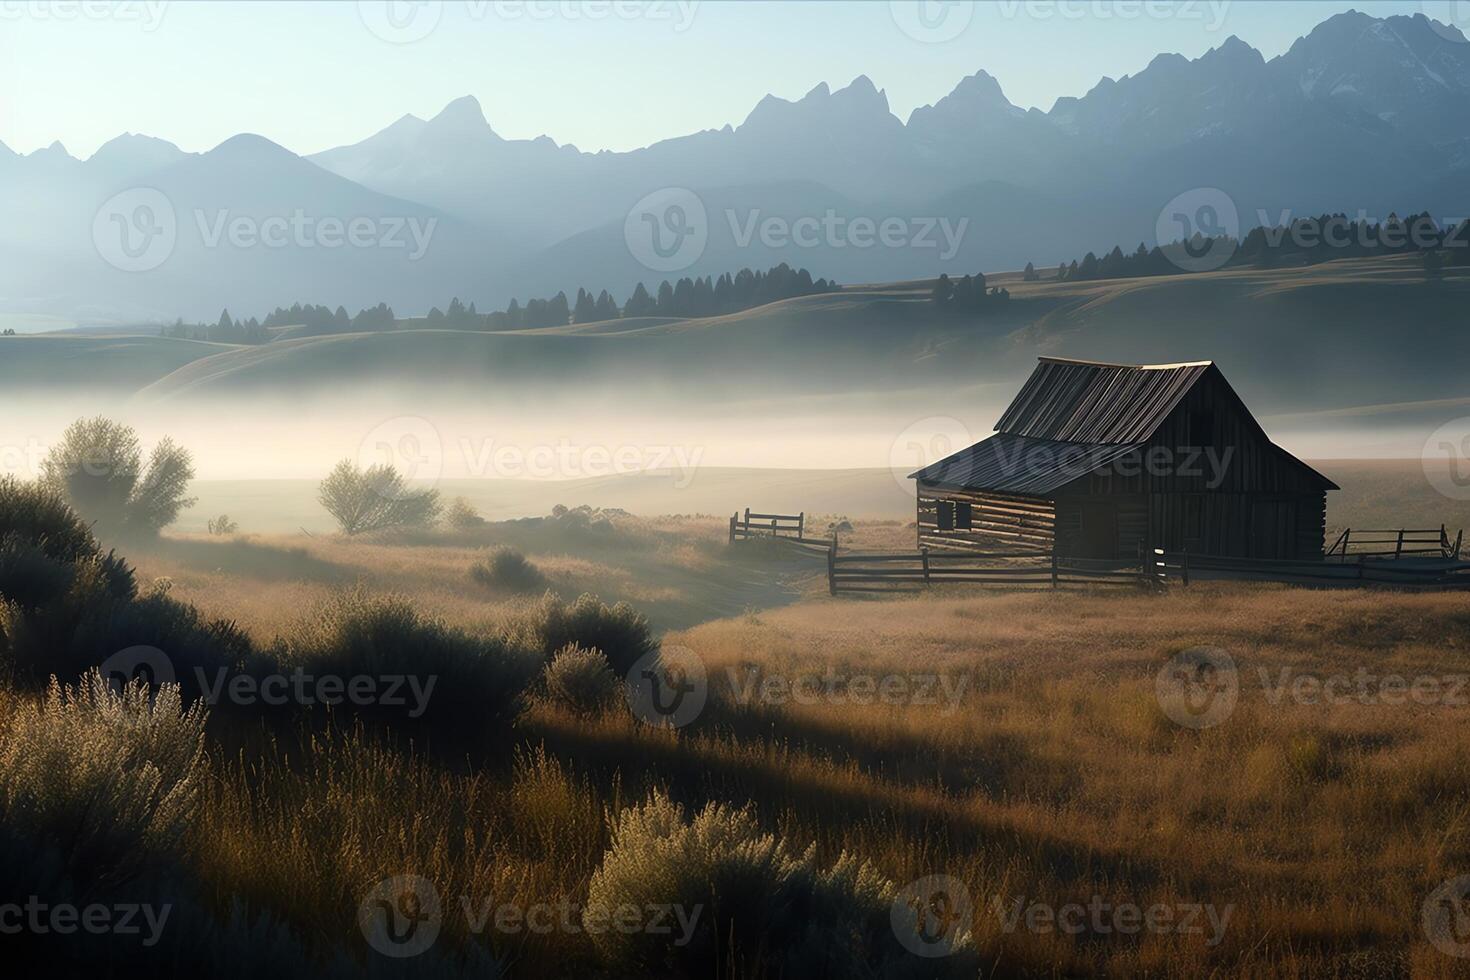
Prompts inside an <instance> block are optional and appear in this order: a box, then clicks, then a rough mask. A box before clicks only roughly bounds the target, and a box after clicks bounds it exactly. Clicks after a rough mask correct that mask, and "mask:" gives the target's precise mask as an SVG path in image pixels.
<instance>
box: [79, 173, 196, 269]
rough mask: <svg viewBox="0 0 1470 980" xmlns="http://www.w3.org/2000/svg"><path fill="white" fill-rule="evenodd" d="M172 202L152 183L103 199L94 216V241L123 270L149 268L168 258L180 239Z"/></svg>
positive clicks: (107, 258)
mask: <svg viewBox="0 0 1470 980" xmlns="http://www.w3.org/2000/svg"><path fill="white" fill-rule="evenodd" d="M178 237H179V222H178V216H177V215H176V214H175V213H174V206H173V202H172V201H170V200H169V199H168V197H167V195H165V194H164V193H163V192H162V191H160V190H156V189H154V188H152V187H134V188H131V189H129V190H125V191H122V192H121V193H118V194H114V195H113V196H112V197H110V198H108V199H107V200H106V201H104V202H103V204H102V206H101V207H100V208H98V209H97V214H96V215H95V216H94V217H93V218H92V244H93V245H94V246H95V247H96V249H97V254H98V255H100V256H101V257H102V260H103V261H104V262H106V263H107V264H108V265H110V266H112V267H113V268H114V269H120V270H121V271H123V272H148V271H150V270H152V269H156V268H158V267H159V266H161V265H163V263H164V262H166V261H168V257H169V256H170V255H172V254H173V253H174V245H175V244H176V243H177V242H178Z"/></svg>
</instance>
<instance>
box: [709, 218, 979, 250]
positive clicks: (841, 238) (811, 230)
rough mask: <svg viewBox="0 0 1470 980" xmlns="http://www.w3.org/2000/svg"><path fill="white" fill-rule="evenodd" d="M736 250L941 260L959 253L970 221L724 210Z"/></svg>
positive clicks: (967, 219)
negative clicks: (876, 253)
mask: <svg viewBox="0 0 1470 980" xmlns="http://www.w3.org/2000/svg"><path fill="white" fill-rule="evenodd" d="M725 220H726V221H727V222H728V223H729V225H730V238H731V239H732V240H733V241H734V242H735V247H736V248H749V247H750V243H751V242H753V241H756V240H759V241H760V243H761V244H762V245H764V246H765V247H766V248H772V249H775V248H788V247H790V248H824V247H825V248H855V249H859V250H862V249H869V248H890V249H899V248H917V249H933V250H935V255H936V257H937V258H938V259H939V260H940V261H941V262H948V261H949V260H950V259H952V258H954V257H955V256H956V255H958V254H959V251H960V246H961V244H962V243H963V242H964V240H965V232H966V231H967V230H969V227H970V219H969V218H960V219H958V220H957V221H952V220H950V219H949V218H945V217H914V218H907V217H898V216H894V215H890V216H888V217H885V218H870V217H864V216H857V217H851V218H849V217H846V216H844V215H840V214H838V213H837V212H836V211H835V210H834V209H832V208H828V209H827V210H826V211H824V212H823V213H822V215H821V217H817V216H816V215H803V216H801V217H797V218H786V217H782V216H779V215H766V216H764V217H762V215H761V210H760V208H754V209H752V210H749V211H746V212H745V213H743V214H742V213H741V212H739V211H737V210H736V209H735V208H726V209H725Z"/></svg>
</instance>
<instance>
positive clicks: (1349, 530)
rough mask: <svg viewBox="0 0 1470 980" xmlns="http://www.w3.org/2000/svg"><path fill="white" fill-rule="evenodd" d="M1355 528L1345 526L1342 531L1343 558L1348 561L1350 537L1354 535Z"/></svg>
mask: <svg viewBox="0 0 1470 980" xmlns="http://www.w3.org/2000/svg"><path fill="white" fill-rule="evenodd" d="M1352 534H1353V529H1352V528H1350V527H1349V528H1344V529H1343V532H1342V560H1343V561H1347V551H1348V539H1349V538H1351V537H1352Z"/></svg>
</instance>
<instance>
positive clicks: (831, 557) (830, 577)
mask: <svg viewBox="0 0 1470 980" xmlns="http://www.w3.org/2000/svg"><path fill="white" fill-rule="evenodd" d="M827 592H828V593H829V594H830V595H836V594H837V532H836V531H833V532H832V547H830V548H828V549H827Z"/></svg>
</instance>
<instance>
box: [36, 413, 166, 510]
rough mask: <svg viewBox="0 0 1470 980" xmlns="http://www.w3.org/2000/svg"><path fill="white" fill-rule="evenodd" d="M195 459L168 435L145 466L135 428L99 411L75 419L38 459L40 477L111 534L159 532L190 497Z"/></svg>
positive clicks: (49, 486) (154, 450) (44, 482)
mask: <svg viewBox="0 0 1470 980" xmlns="http://www.w3.org/2000/svg"><path fill="white" fill-rule="evenodd" d="M193 478H194V465H193V460H192V459H191V457H190V456H189V453H188V452H187V451H186V450H184V449H183V448H181V447H180V446H178V445H176V444H175V443H174V441H173V440H172V439H163V440H162V441H160V442H159V443H158V445H157V446H155V447H154V449H153V452H152V453H151V454H150V456H149V458H148V465H147V467H146V468H145V467H144V466H143V455H142V449H141V447H140V445H139V443H138V434H137V433H136V432H134V431H133V430H132V429H131V428H130V427H128V426H126V425H123V424H122V423H120V422H114V421H112V420H111V419H106V418H103V417H101V416H98V417H96V418H92V419H79V420H78V421H76V422H73V423H72V424H71V425H70V426H68V427H67V429H66V431H65V432H64V433H62V436H61V441H60V442H58V443H57V445H56V446H55V447H54V448H53V449H52V450H51V452H50V453H48V454H47V456H46V458H45V459H44V460H42V461H41V482H42V483H43V484H45V485H46V486H47V487H48V488H49V489H51V490H53V491H55V492H56V493H57V494H59V495H61V496H62V497H63V498H65V500H66V501H67V502H68V503H70V504H71V506H72V507H73V508H75V509H76V511H77V512H78V513H79V514H81V515H82V516H83V517H85V518H87V519H88V520H91V521H93V522H94V523H95V524H96V525H97V527H98V528H99V529H101V530H102V531H104V532H106V533H109V534H125V533H131V534H144V535H152V534H157V533H158V531H159V530H161V529H162V528H164V527H167V526H168V525H169V524H172V523H173V522H174V521H175V520H176V519H177V518H178V516H179V512H180V511H181V510H183V509H184V508H185V507H188V506H190V505H191V504H193V503H194V501H193V499H191V498H185V496H184V493H185V491H186V490H187V489H188V486H189V481H190V480H192V479H193Z"/></svg>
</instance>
